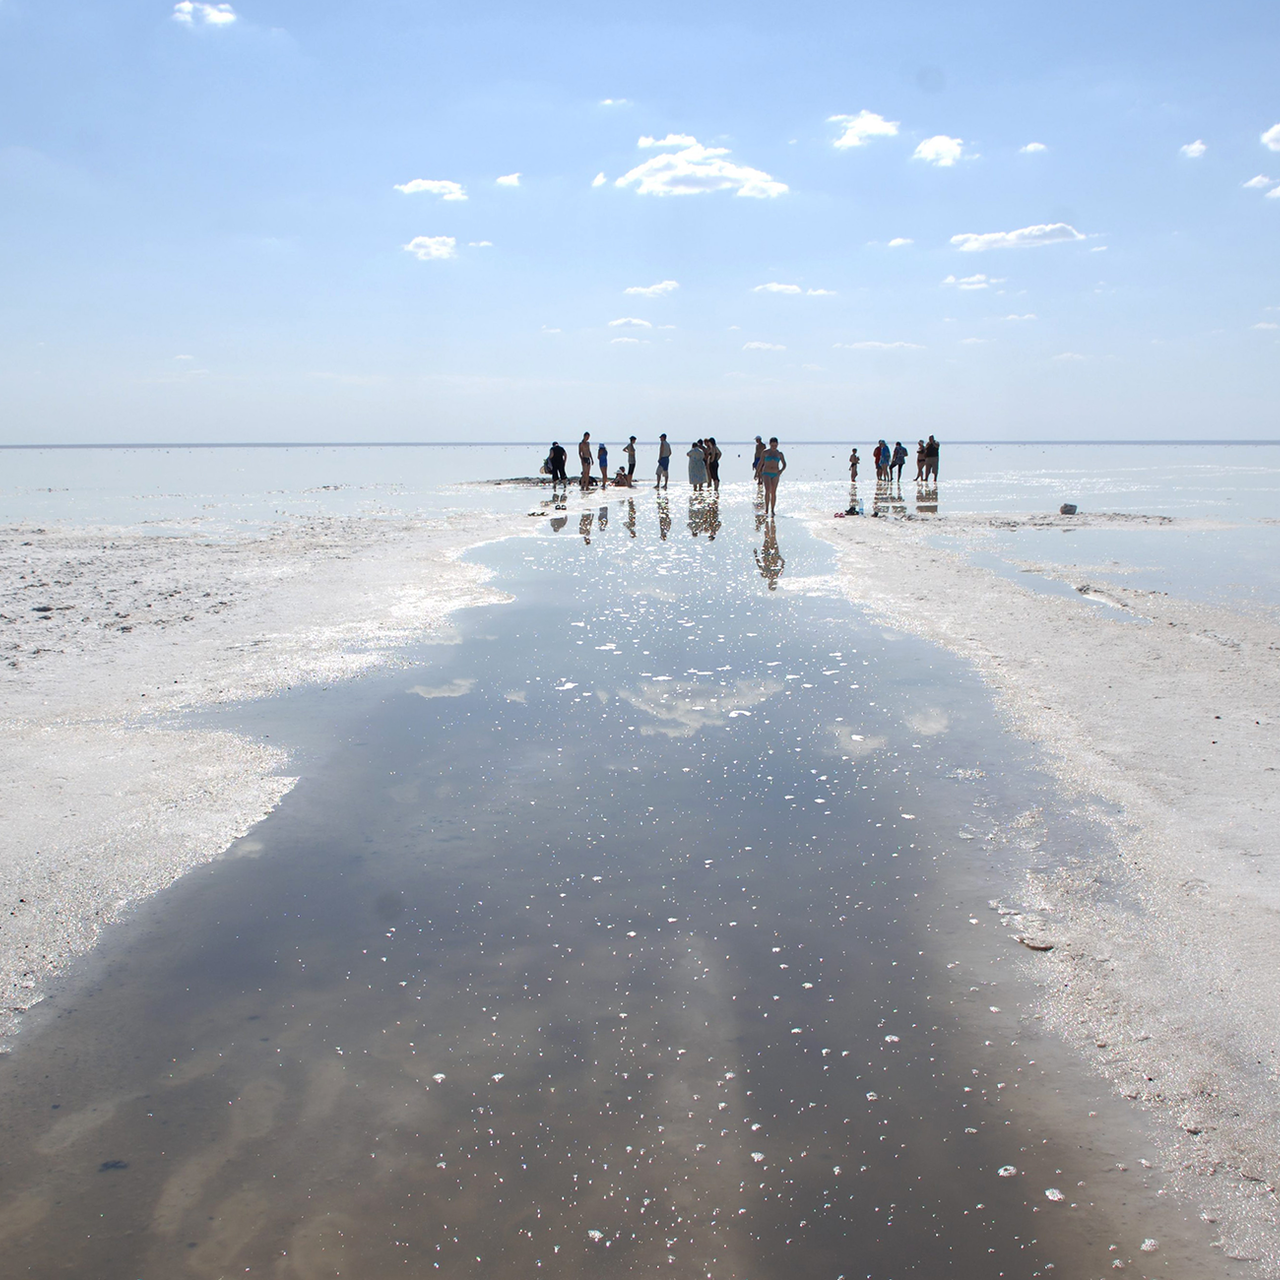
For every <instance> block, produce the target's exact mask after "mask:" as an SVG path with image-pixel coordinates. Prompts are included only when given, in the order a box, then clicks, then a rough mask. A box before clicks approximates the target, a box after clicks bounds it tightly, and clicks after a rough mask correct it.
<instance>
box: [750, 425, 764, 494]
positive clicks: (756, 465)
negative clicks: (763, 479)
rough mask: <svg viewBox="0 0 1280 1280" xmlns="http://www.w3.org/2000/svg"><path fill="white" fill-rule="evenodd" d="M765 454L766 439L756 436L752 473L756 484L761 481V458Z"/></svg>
mask: <svg viewBox="0 0 1280 1280" xmlns="http://www.w3.org/2000/svg"><path fill="white" fill-rule="evenodd" d="M763 455H764V441H763V440H761V439H760V437H759V436H756V456H755V457H754V458H752V459H751V475H752V476H753V478H754V479H755V482H756V484H759V483H760V459H761V457H762V456H763Z"/></svg>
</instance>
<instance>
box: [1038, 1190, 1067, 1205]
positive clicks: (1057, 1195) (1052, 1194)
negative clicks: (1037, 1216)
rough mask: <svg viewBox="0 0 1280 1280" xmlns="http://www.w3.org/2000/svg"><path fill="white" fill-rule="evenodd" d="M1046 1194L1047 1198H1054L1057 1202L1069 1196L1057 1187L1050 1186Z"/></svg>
mask: <svg viewBox="0 0 1280 1280" xmlns="http://www.w3.org/2000/svg"><path fill="white" fill-rule="evenodd" d="M1044 1194H1045V1198H1046V1199H1047V1200H1053V1201H1055V1202H1056V1201H1058V1200H1065V1199H1066V1198H1067V1197H1066V1196H1064V1195H1063V1194H1062V1192H1061V1191H1059V1190H1058V1188H1057V1187H1049V1188H1048V1189H1047V1190H1046V1191H1045V1193H1044Z"/></svg>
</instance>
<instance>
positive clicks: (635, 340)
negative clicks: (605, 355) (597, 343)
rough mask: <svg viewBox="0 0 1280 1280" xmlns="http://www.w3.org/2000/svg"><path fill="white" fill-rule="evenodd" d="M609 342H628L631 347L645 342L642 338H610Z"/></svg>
mask: <svg viewBox="0 0 1280 1280" xmlns="http://www.w3.org/2000/svg"><path fill="white" fill-rule="evenodd" d="M609 341H610V342H625V343H630V344H631V345H632V346H633V347H638V346H642V345H643V344H644V342H645V339H644V338H610V339H609Z"/></svg>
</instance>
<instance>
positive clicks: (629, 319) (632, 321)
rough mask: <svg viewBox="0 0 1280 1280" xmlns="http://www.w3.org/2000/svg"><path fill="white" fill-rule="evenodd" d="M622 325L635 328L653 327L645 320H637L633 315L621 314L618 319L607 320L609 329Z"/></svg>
mask: <svg viewBox="0 0 1280 1280" xmlns="http://www.w3.org/2000/svg"><path fill="white" fill-rule="evenodd" d="M623 325H625V326H626V327H628V328H636V329H652V328H653V325H651V324H650V323H649V322H648V321H647V320H637V319H636V318H635V316H623V317H622V318H621V319H620V320H610V321H609V328H610V329H617V328H619V327H620V326H623Z"/></svg>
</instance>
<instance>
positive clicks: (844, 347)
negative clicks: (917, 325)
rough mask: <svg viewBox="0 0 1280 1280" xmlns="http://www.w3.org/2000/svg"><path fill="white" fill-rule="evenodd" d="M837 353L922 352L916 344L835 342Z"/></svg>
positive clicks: (921, 348)
mask: <svg viewBox="0 0 1280 1280" xmlns="http://www.w3.org/2000/svg"><path fill="white" fill-rule="evenodd" d="M832 346H833V347H834V348H835V349H836V350H837V351H923V350H924V348H923V347H922V346H921V345H920V344H919V343H918V342H835V343H832Z"/></svg>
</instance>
